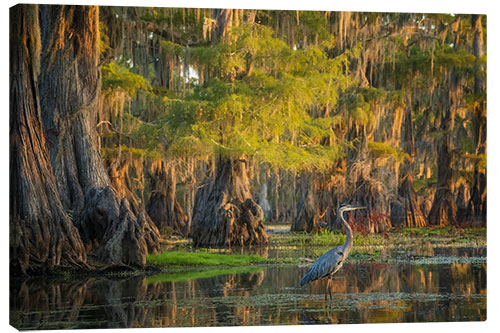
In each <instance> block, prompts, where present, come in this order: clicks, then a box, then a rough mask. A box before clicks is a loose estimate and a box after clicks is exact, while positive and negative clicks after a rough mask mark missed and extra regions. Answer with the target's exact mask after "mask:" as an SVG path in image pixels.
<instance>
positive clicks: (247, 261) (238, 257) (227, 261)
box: [146, 251, 269, 267]
mask: <svg viewBox="0 0 500 333" xmlns="http://www.w3.org/2000/svg"><path fill="white" fill-rule="evenodd" d="M146 262H147V264H148V265H152V266H156V267H166V266H173V267H176V266H245V265H252V264H262V263H268V262H269V260H268V259H265V258H262V257H261V256H258V255H242V254H221V253H209V252H180V251H165V252H162V253H160V254H152V255H148V256H147V257H146Z"/></svg>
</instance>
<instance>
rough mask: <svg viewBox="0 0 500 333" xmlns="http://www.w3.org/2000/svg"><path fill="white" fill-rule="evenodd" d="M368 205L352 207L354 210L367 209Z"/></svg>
mask: <svg viewBox="0 0 500 333" xmlns="http://www.w3.org/2000/svg"><path fill="white" fill-rule="evenodd" d="M365 208H367V207H364V206H359V207H352V210H356V209H365Z"/></svg>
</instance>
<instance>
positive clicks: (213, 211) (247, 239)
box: [191, 156, 268, 246]
mask: <svg viewBox="0 0 500 333" xmlns="http://www.w3.org/2000/svg"><path fill="white" fill-rule="evenodd" d="M263 217H264V214H263V212H262V209H261V208H260V206H259V205H258V204H257V203H256V202H255V201H254V200H253V198H252V194H251V193H250V186H249V181H248V175H247V169H246V161H245V159H244V158H240V159H229V158H226V157H221V156H219V158H218V161H217V165H216V171H215V177H214V178H213V179H207V180H206V181H205V182H204V183H203V184H201V186H200V188H199V190H198V191H197V192H196V197H195V202H194V207H193V219H192V225H191V237H192V238H193V242H194V245H195V246H201V245H258V244H266V243H268V237H267V233H266V231H265V229H264V224H263V222H262V218H263Z"/></svg>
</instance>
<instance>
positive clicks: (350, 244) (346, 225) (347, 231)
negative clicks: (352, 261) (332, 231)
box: [340, 215, 353, 255]
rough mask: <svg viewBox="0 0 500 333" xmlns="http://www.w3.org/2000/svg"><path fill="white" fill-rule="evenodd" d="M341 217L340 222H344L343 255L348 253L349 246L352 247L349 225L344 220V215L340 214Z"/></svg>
mask: <svg viewBox="0 0 500 333" xmlns="http://www.w3.org/2000/svg"><path fill="white" fill-rule="evenodd" d="M340 217H341V219H342V222H343V223H344V227H345V232H346V234H345V243H344V247H345V249H344V255H347V254H348V253H349V251H351V247H352V240H353V239H352V229H351V227H350V226H349V223H347V222H346V220H344V216H342V215H341V216H340Z"/></svg>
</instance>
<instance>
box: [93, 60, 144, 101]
mask: <svg viewBox="0 0 500 333" xmlns="http://www.w3.org/2000/svg"><path fill="white" fill-rule="evenodd" d="M102 88H103V90H104V91H105V92H108V93H110V92H113V91H116V90H122V91H125V92H126V94H127V95H128V96H133V95H135V93H136V91H137V90H144V91H149V90H151V85H150V84H149V82H148V81H147V80H146V79H145V78H144V77H142V76H141V75H138V74H134V73H132V72H130V71H128V70H127V69H125V68H123V67H121V66H119V65H117V64H116V63H113V62H112V63H109V64H106V65H104V66H102Z"/></svg>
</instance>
